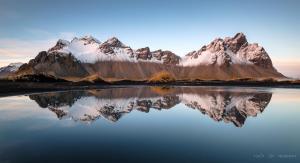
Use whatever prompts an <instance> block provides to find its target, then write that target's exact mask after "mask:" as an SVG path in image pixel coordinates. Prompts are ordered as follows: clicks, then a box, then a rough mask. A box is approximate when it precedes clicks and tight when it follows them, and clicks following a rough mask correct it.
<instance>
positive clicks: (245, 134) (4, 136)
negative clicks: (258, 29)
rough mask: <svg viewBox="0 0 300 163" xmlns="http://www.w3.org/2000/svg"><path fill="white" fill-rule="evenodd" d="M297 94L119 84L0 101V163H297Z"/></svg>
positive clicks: (278, 90) (299, 94)
mask: <svg viewBox="0 0 300 163" xmlns="http://www.w3.org/2000/svg"><path fill="white" fill-rule="evenodd" d="M299 106H300V90H299V89H286V88H285V89H283V88H255V87H253V88H252V87H142V86H137V87H123V88H107V89H97V90H86V91H62V92H48V93H35V94H30V95H21V96H11V97H3V98H0V133H1V134H0V162H99V161H103V162H125V161H128V162H200V161H205V162H299V161H300V160H299V156H300V155H299V154H300V141H299V138H300V130H299V124H300V118H299V117H300V108H299Z"/></svg>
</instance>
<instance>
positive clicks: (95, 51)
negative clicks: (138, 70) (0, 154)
mask: <svg viewBox="0 0 300 163" xmlns="http://www.w3.org/2000/svg"><path fill="white" fill-rule="evenodd" d="M48 52H49V53H52V52H58V53H62V54H69V53H71V54H72V55H73V56H74V57H75V58H76V59H77V60H79V61H81V62H83V63H95V62H97V61H129V62H154V63H164V61H165V60H166V58H167V57H170V53H168V55H164V56H161V57H157V55H156V53H154V52H153V53H152V52H150V51H149V52H148V53H149V54H146V55H147V57H146V58H145V57H143V56H142V55H145V54H141V53H140V49H137V50H133V49H131V48H130V47H129V46H126V45H125V44H123V43H122V42H121V41H119V40H118V39H117V38H115V37H113V38H110V39H108V40H107V41H105V42H103V43H101V42H100V41H99V40H97V39H96V38H94V37H92V36H85V37H82V38H76V37H75V38H74V39H73V40H72V41H71V42H69V41H66V40H59V41H58V42H57V43H56V45H55V46H54V47H52V48H51V49H49V50H48ZM155 52H156V51H155ZM146 53H147V52H146ZM174 55H175V54H174ZM140 56H142V57H140Z"/></svg>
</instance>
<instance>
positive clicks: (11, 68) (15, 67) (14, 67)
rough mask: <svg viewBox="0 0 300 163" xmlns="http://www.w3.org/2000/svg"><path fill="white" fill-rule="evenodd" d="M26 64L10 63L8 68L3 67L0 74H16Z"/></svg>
mask: <svg viewBox="0 0 300 163" xmlns="http://www.w3.org/2000/svg"><path fill="white" fill-rule="evenodd" d="M23 64H24V63H22V62H16V63H10V64H9V65H7V66H4V67H1V68H0V72H15V71H17V70H18V69H19V68H20V66H22V65H23Z"/></svg>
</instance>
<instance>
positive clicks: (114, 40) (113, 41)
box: [103, 37, 127, 47]
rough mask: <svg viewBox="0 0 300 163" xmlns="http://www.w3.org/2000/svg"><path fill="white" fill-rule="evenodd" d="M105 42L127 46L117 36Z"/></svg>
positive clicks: (113, 45) (115, 45) (117, 45)
mask: <svg viewBox="0 0 300 163" xmlns="http://www.w3.org/2000/svg"><path fill="white" fill-rule="evenodd" d="M103 44H106V45H110V46H112V47H127V46H126V45H125V44H123V43H122V42H121V41H120V40H119V39H118V38H117V37H111V38H109V39H107V40H106V41H105V42H104V43H103Z"/></svg>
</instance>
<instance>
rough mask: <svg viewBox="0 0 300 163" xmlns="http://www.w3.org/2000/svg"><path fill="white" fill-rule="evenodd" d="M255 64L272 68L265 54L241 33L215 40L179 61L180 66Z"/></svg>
mask: <svg viewBox="0 0 300 163" xmlns="http://www.w3.org/2000/svg"><path fill="white" fill-rule="evenodd" d="M230 64H255V65H259V66H263V67H267V68H269V67H273V65H272V62H271V59H270V57H269V56H268V54H267V52H266V51H265V50H264V49H263V48H262V47H260V46H258V44H256V43H254V44H249V43H248V42H247V39H246V36H245V35H244V34H243V33H237V34H236V35H235V36H234V37H232V38H230V37H226V38H225V39H221V38H217V39H215V40H214V41H213V42H211V43H210V44H208V45H206V46H203V47H202V48H201V49H200V50H198V51H193V52H190V53H188V54H187V55H186V56H185V57H184V58H183V59H182V61H181V63H180V65H182V66H198V65H219V66H222V65H227V66H228V65H230Z"/></svg>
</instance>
